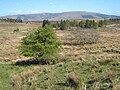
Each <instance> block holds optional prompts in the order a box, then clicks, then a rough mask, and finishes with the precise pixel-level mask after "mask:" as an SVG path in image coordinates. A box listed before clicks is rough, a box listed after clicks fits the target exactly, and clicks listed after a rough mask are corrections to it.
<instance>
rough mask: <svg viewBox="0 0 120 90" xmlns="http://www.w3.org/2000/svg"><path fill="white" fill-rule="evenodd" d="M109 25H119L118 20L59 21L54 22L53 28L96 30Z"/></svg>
mask: <svg viewBox="0 0 120 90" xmlns="http://www.w3.org/2000/svg"><path fill="white" fill-rule="evenodd" d="M110 24H120V19H105V20H99V21H95V20H88V19H87V20H81V21H78V20H61V21H58V22H55V23H54V24H53V27H55V28H57V29H60V30H69V29H72V28H94V29H96V28H98V27H103V26H105V25H110Z"/></svg>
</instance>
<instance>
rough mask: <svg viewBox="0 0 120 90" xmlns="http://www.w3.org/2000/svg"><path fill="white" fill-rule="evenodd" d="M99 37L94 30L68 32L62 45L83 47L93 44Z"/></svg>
mask: <svg viewBox="0 0 120 90" xmlns="http://www.w3.org/2000/svg"><path fill="white" fill-rule="evenodd" d="M99 38H100V35H99V34H98V33H97V32H96V31H95V30H91V29H88V30H86V29H85V30H74V31H70V34H68V35H67V36H66V37H65V39H64V44H69V45H84V44H94V43H97V42H98V41H99Z"/></svg>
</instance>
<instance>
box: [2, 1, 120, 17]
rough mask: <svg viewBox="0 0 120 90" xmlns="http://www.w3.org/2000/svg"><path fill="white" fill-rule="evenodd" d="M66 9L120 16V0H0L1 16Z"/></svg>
mask: <svg viewBox="0 0 120 90" xmlns="http://www.w3.org/2000/svg"><path fill="white" fill-rule="evenodd" d="M66 11H90V12H98V13H104V14H112V15H119V16H120V0H0V16H5V15H14V14H31V13H45V12H51V13H55V12H66Z"/></svg>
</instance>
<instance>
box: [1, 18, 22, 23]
mask: <svg viewBox="0 0 120 90" xmlns="http://www.w3.org/2000/svg"><path fill="white" fill-rule="evenodd" d="M0 21H1V22H14V23H22V22H23V21H22V20H21V19H12V18H1V19H0Z"/></svg>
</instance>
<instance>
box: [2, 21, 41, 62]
mask: <svg viewBox="0 0 120 90" xmlns="http://www.w3.org/2000/svg"><path fill="white" fill-rule="evenodd" d="M38 26H40V23H31V24H30V23H28V24H26V23H0V60H6V61H8V60H16V59H22V58H24V57H22V56H21V55H20V54H19V44H20V41H21V38H22V37H23V36H24V34H25V33H27V32H29V31H31V30H33V29H34V28H36V27H38ZM16 28H19V32H15V33H13V31H14V30H15V29H16Z"/></svg>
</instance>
